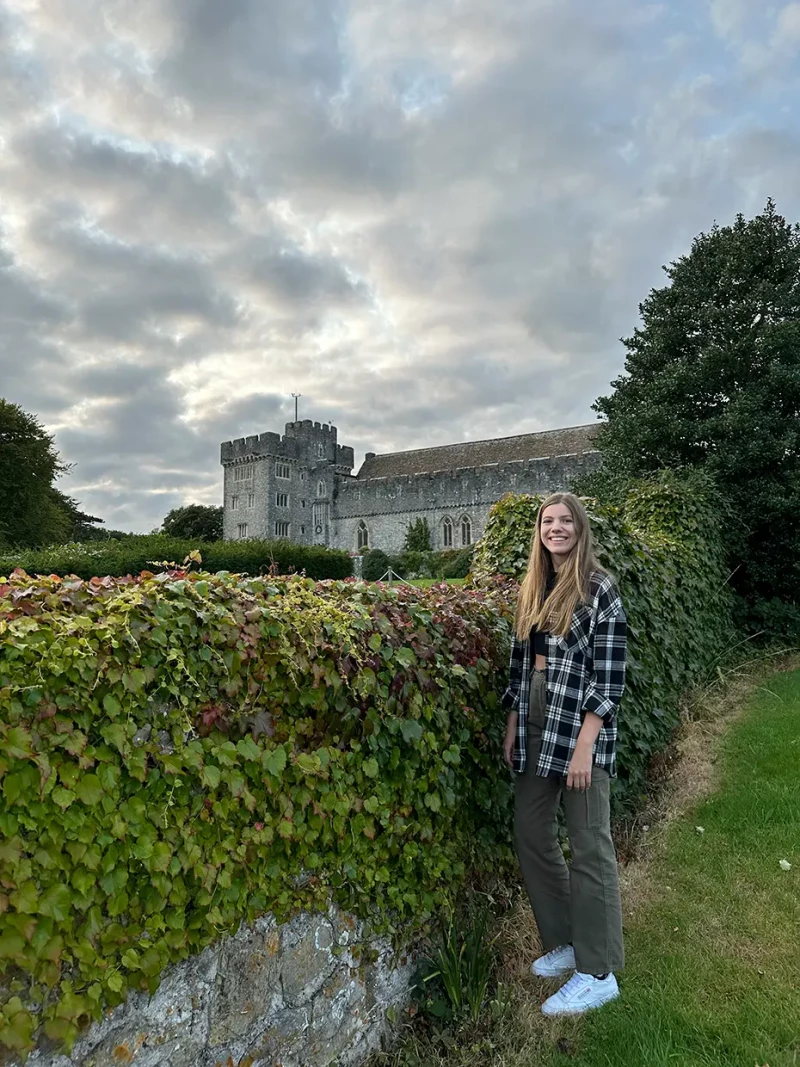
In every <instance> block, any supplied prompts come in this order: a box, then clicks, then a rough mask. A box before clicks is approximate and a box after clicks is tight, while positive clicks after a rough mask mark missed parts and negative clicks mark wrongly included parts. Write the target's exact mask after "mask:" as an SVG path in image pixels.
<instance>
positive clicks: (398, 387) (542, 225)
mask: <svg viewBox="0 0 800 1067" xmlns="http://www.w3.org/2000/svg"><path fill="white" fill-rule="evenodd" d="M768 196H773V197H775V199H776V200H777V203H778V208H779V210H780V211H781V212H782V213H783V214H784V215H786V216H788V217H790V218H791V219H792V220H796V219H800V2H798V0H790V2H786V0H779V2H772V0H760V2H758V3H757V2H756V0H668V2H664V3H648V2H647V0H0V395H2V396H5V397H6V398H7V399H8V400H11V401H14V402H16V403H19V404H21V405H22V406H23V407H24V408H25V409H26V410H28V411H31V412H34V413H36V414H37V415H38V416H39V417H40V419H41V420H42V421H43V423H44V424H45V425H46V426H47V428H48V429H49V430H51V431H52V432H54V433H55V436H56V441H57V445H58V447H59V449H60V451H61V453H62V456H63V458H64V459H65V460H67V461H70V462H72V463H74V464H75V466H74V470H73V472H72V474H71V475H70V476H69V477H68V478H66V479H64V480H63V482H62V483H61V487H62V488H63V489H64V490H65V491H66V492H68V493H70V494H71V495H73V496H75V497H77V498H78V499H79V500H80V501H81V502H82V504H83V505H84V507H85V508H87V509H88V510H90V511H91V512H93V513H94V514H96V515H100V516H102V517H103V518H104V519H105V520H106V522H107V524H108V525H109V526H111V527H116V528H122V529H134V530H147V529H150V528H152V527H154V526H156V525H157V524H158V523H159V521H160V519H161V518H162V517H163V516H164V515H165V514H166V512H167V511H168V510H169V509H170V508H171V507H174V506H176V505H179V504H181V503H184V502H187V503H188V502H193V501H199V502H205V503H216V502H218V501H219V499H220V492H221V476H220V475H221V469H220V468H219V442H220V441H222V440H225V439H228V438H231V437H236V436H242V435H245V434H248V433H257V432H259V431H263V430H268V429H272V430H275V429H282V428H283V424H284V423H285V422H286V421H287V420H289V419H290V418H291V417H292V410H293V407H292V405H293V401H292V400H291V396H290V394H291V393H292V392H293V391H295V392H300V393H302V394H303V398H302V400H301V401H300V403H301V416H304V417H307V418H314V419H319V420H322V421H333V422H334V423H335V424H336V425H337V426H338V427H339V440H340V442H342V443H346V444H352V445H354V446H355V448H356V456H357V461H358V462H360V460H361V457H362V456H363V452H364V451H365V450H372V451H377V452H384V451H391V450H394V449H400V448H413V447H422V446H426V445H431V444H444V443H447V442H450V441H457V440H464V439H474V438H482V437H492V436H498V435H506V434H511V433H524V432H528V431H533V430H539V429H547V428H551V427H557V426H564V425H572V424H575V423H581V422H588V421H592V420H593V419H594V417H595V416H594V415H593V414H592V412H591V410H590V405H591V403H592V401H593V400H594V399H595V398H596V397H597V396H598V395H599V394H602V393H604V392H606V391H607V389H608V383H609V382H610V380H611V379H612V378H613V377H615V376H616V375H617V374H618V373H619V372H620V370H621V368H622V363H623V350H622V347H621V345H620V344H619V341H618V338H619V337H620V336H621V335H627V334H628V333H629V332H630V331H631V330H632V328H633V326H634V325H635V323H636V318H637V306H638V303H639V301H640V300H641V299H642V298H643V297H644V296H645V294H646V293H647V290H648V289H649V288H650V287H651V286H652V285H654V284H660V278H661V274H660V267H661V264H663V263H665V262H668V261H669V260H670V259H672V258H675V257H676V256H678V255H680V254H681V253H682V252H684V251H685V250H687V248H688V247H689V244H690V242H691V239H692V237H693V236H694V235H695V234H696V233H698V232H699V231H700V230H702V229H708V228H709V227H710V226H711V224H712V223H713V221H714V220H715V219H718V220H719V221H720V222H723V223H727V222H729V221H731V220H732V218H733V216H734V215H735V214H736V212H738V211H742V212H744V213H745V214H755V213H757V212H758V211H759V210H760V209H761V208H762V207H763V204H764V202H765V200H766V198H767V197H768Z"/></svg>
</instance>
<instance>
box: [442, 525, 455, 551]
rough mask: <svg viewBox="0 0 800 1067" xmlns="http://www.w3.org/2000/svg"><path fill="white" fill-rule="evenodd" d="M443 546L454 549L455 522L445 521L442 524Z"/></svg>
mask: <svg viewBox="0 0 800 1067" xmlns="http://www.w3.org/2000/svg"><path fill="white" fill-rule="evenodd" d="M442 544H443V545H444V547H445V548H452V547H453V520H452V519H445V520H444V521H443V522H442Z"/></svg>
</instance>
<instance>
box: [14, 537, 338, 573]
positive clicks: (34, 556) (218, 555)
mask: <svg viewBox="0 0 800 1067" xmlns="http://www.w3.org/2000/svg"><path fill="white" fill-rule="evenodd" d="M194 549H200V552H201V555H202V559H203V564H204V566H205V567H206V569H208V570H209V571H223V570H224V571H233V572H234V573H237V574H262V573H264V572H265V571H267V570H269V569H270V568H273V569H276V570H277V572H278V573H279V574H290V573H292V572H301V571H303V572H305V573H306V574H307V575H308V577H309V578H317V579H323V578H347V577H349V576H350V575H351V574H352V573H353V571H352V562H351V560H350V556H349V555H348V553H347V552H338V551H332V550H330V549H327V548H323V547H321V546H316V545H313V546H309V545H298V544H295V543H294V542H293V541H256V540H251V541H208V542H202V543H200V542H195V541H191V540H181V539H179V538H173V537H167V536H166V535H164V534H147V535H141V536H131V537H126V538H125V539H124V540H120V541H93V542H90V543H81V544H68V545H54V546H52V547H51V548H46V549H41V550H38V551H29V552H20V553H13V554H12V553H8V554H6V555H0V574H8V573H9V572H10V571H12V570H13V569H14V568H15V567H21V568H23V569H24V570H26V571H27V572H28V573H29V574H60V575H66V574H75V575H77V576H78V577H79V578H84V579H86V580H88V579H89V578H93V577H95V576H99V577H106V576H110V577H114V578H122V577H125V575H128V574H132V575H133V574H140V573H141V572H142V571H145V570H158V569H159V568H158V567H154V566H153V563H154V561H161V562H172V563H180V562H181V561H182V560H183V559H185V558H186V556H188V555H189V553H190V552H192V551H193V550H194Z"/></svg>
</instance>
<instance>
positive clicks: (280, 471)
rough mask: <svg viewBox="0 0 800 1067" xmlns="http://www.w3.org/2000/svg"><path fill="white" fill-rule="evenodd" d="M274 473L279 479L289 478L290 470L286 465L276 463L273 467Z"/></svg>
mask: <svg viewBox="0 0 800 1067" xmlns="http://www.w3.org/2000/svg"><path fill="white" fill-rule="evenodd" d="M275 473H276V474H277V476H278V477H279V478H291V476H292V468H291V467H290V466H289V464H288V463H278V464H277V466H276V467H275Z"/></svg>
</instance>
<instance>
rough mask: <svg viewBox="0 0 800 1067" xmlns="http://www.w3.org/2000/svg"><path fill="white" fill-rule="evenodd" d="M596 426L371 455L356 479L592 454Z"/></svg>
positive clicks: (595, 424) (570, 427) (573, 427)
mask: <svg viewBox="0 0 800 1067" xmlns="http://www.w3.org/2000/svg"><path fill="white" fill-rule="evenodd" d="M597 429H598V423H596V422H595V423H589V424H588V425H586V426H568V427H566V428H565V429H563V430H545V431H544V432H543V433H523V434H519V435H517V436H516V437H495V438H492V439H491V440H489V441H461V442H459V443H458V444H455V445H439V446H438V448H415V449H412V450H411V451H409V452H387V453H385V454H384V455H382V456H371V457H370V458H368V459H365V460H364V462H363V464H362V465H361V469H360V470H359V472H358V475H357V477H358V478H359V480H360V479H363V478H392V477H394V476H396V475H398V474H430V473H432V472H433V471H443V470H455V469H456V468H457V467H483V466H485V465H486V464H489V463H508V462H510V461H511V460H525V459H545V458H547V457H550V456H567V455H574V454H576V453H578V454H580V453H583V452H591V451H592V450H593V447H594V446H593V444H592V439H593V438H594V435H595V433H596V432H597Z"/></svg>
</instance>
